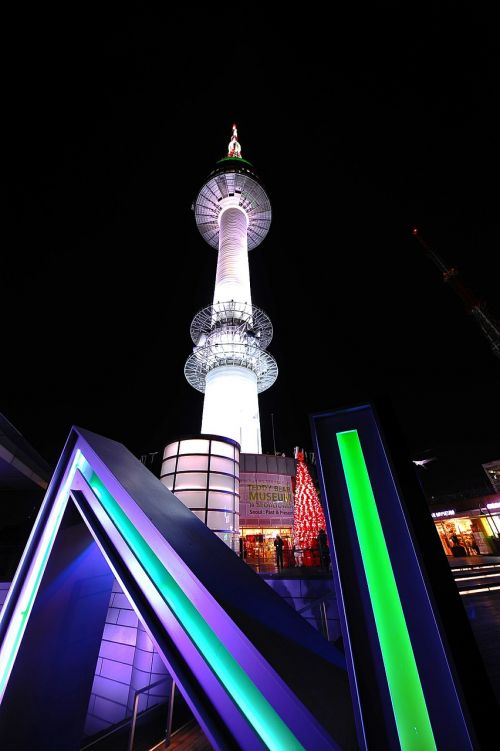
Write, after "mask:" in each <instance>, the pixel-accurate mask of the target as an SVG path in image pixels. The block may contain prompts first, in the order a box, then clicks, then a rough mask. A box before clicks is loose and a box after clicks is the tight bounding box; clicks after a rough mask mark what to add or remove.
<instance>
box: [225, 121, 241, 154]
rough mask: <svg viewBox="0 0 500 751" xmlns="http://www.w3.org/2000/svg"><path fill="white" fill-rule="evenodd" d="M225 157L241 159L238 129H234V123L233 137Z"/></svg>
mask: <svg viewBox="0 0 500 751" xmlns="http://www.w3.org/2000/svg"><path fill="white" fill-rule="evenodd" d="M227 155H228V156H235V157H238V158H239V159H241V146H240V142H239V141H238V129H237V128H236V123H233V135H232V136H231V140H230V141H229V146H228V150H227Z"/></svg>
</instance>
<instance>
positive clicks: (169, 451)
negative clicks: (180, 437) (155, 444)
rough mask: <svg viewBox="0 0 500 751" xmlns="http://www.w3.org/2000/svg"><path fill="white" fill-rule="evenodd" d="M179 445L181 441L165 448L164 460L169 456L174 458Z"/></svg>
mask: <svg viewBox="0 0 500 751" xmlns="http://www.w3.org/2000/svg"><path fill="white" fill-rule="evenodd" d="M178 445H179V441H175V443H169V444H168V446H165V448H164V449H163V458H164V459H165V457H167V456H173V455H174V454H176V453H177V447H178Z"/></svg>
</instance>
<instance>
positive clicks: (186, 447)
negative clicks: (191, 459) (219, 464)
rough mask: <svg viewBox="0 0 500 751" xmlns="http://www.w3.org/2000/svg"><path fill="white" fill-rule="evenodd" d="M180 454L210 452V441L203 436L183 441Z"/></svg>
mask: <svg viewBox="0 0 500 751" xmlns="http://www.w3.org/2000/svg"><path fill="white" fill-rule="evenodd" d="M179 454H208V441H206V440H203V439H202V438H193V439H189V440H186V441H181V442H180V446H179Z"/></svg>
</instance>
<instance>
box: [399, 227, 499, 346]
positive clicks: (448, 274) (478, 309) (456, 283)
mask: <svg viewBox="0 0 500 751" xmlns="http://www.w3.org/2000/svg"><path fill="white" fill-rule="evenodd" d="M412 235H413V236H414V237H415V238H416V239H417V240H418V242H419V243H420V245H421V246H422V248H423V249H424V250H425V252H426V254H427V255H428V256H429V258H430V259H431V261H433V262H434V263H435V264H436V266H437V267H438V269H439V270H440V272H441V273H442V275H443V281H444V282H446V284H449V285H450V287H451V288H452V289H453V290H454V292H456V293H457V295H458V296H459V297H460V299H461V300H462V302H463V304H464V305H465V308H466V310H467V312H468V313H470V314H471V316H472V317H473V318H474V320H475V321H476V323H477V324H478V326H479V328H480V329H481V331H482V332H483V335H484V336H485V337H486V339H487V340H488V342H489V345H490V347H491V351H492V352H493V354H494V355H495V357H498V358H500V331H499V330H498V327H497V324H496V323H494V322H493V321H492V320H491V319H490V318H489V317H488V316H487V315H486V313H485V311H484V309H483V305H482V303H480V302H479V300H477V299H476V297H474V295H473V294H472V292H471V291H470V290H469V289H467V287H466V286H465V285H464V284H462V281H461V280H460V279H459V277H458V270H457V269H456V268H454V267H453V266H447V265H446V264H445V263H444V261H443V260H442V258H440V256H438V254H437V253H435V252H434V251H433V250H432V248H430V247H429V246H428V245H427V243H426V242H425V240H424V239H423V238H422V237H420V235H419V232H418V229H417V228H416V227H415V228H414V229H413V230H412Z"/></svg>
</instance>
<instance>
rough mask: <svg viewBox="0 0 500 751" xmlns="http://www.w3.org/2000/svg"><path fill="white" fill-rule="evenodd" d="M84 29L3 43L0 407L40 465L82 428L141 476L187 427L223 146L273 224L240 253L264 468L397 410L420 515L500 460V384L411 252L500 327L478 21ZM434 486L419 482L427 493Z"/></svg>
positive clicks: (54, 26) (499, 80) (244, 12)
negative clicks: (451, 270)
mask: <svg viewBox="0 0 500 751" xmlns="http://www.w3.org/2000/svg"><path fill="white" fill-rule="evenodd" d="M400 5H401V4H400V3H378V4H377V3H375V4H370V5H369V6H368V7H369V8H370V10H369V11H367V9H366V8H365V7H364V6H363V5H358V6H356V7H352V10H351V12H350V13H349V15H347V13H346V12H345V11H344V12H343V13H342V14H341V13H339V12H338V11H337V10H335V7H334V8H333V10H332V13H333V16H332V18H331V19H330V20H328V21H327V19H323V18H322V17H321V14H320V13H319V12H318V11H315V10H314V8H312V9H311V10H307V11H304V10H303V11H301V12H300V13H298V12H297V13H289V15H288V16H287V15H285V16H283V15H279V14H278V12H277V11H274V12H272V11H270V10H269V9H267V10H266V11H265V12H264V10H263V9H259V8H258V7H246V8H243V7H240V8H239V10H235V9H234V8H233V7H232V6H224V7H223V8H221V9H220V10H218V9H214V8H213V7H211V6H210V7H209V6H207V7H206V8H205V9H204V10H200V9H199V8H196V9H193V8H187V9H186V10H185V11H167V10H165V11H164V12H163V13H161V12H160V11H158V13H155V12H153V11H150V10H144V9H142V10H136V11H135V12H132V11H128V10H126V9H125V10H124V9H120V10H119V11H116V14H114V13H112V12H111V11H109V10H108V11H106V12H104V13H103V12H102V11H99V13H97V12H93V11H91V10H88V9H87V7H86V6H81V8H80V10H74V9H73V10H71V11H67V12H66V15H61V14H60V13H59V12H57V13H56V12H55V11H54V12H53V13H52V15H51V14H50V11H47V10H46V9H45V8H44V9H43V12H42V11H39V12H38V13H39V14H38V16H33V15H31V16H29V17H28V16H27V14H21V13H19V14H18V15H15V16H11V17H9V18H7V17H5V18H4V22H3V24H2V27H3V32H2V34H3V39H2V45H1V46H2V71H3V75H2V92H1V100H2V112H3V114H2V130H3V135H2V141H1V143H2V150H1V154H2V160H1V162H2V163H1V170H0V186H1V203H0V206H1V209H0V210H1V214H2V217H1V225H0V227H1V237H2V295H1V305H2V321H3V333H4V346H3V358H2V359H3V366H2V380H3V385H2V406H1V410H2V411H3V412H4V413H5V415H6V416H7V417H8V418H9V419H10V420H11V421H12V422H13V423H14V424H15V425H16V427H17V428H18V429H19V430H20V431H21V432H22V433H23V434H24V435H25V437H26V438H27V439H28V440H30V441H31V442H32V443H33V444H34V446H35V447H36V448H37V449H38V450H39V451H40V453H41V454H42V455H43V456H45V457H46V458H47V459H48V460H49V461H51V462H53V461H55V459H56V458H57V456H58V454H59V453H60V450H61V448H62V446H63V443H64V440H65V438H66V436H67V434H68V432H69V429H70V426H71V425H72V424H77V425H80V426H82V427H86V428H89V429H91V430H94V431H96V432H99V433H102V434H104V435H106V436H109V437H111V438H115V439H117V440H119V441H121V442H123V443H125V444H126V445H127V446H128V447H129V448H130V449H131V450H132V451H133V452H134V453H136V454H137V455H140V454H142V453H145V452H148V451H154V450H158V449H161V448H162V446H163V445H164V444H165V443H166V442H167V441H169V440H171V439H173V438H175V437H178V436H179V435H182V434H185V433H196V432H198V431H199V429H200V424H201V409H202V396H201V395H200V394H198V393H197V392H194V391H193V390H192V389H191V387H190V386H189V385H188V384H187V382H186V381H185V379H184V376H183V367H184V363H185V360H186V358H187V356H188V354H189V352H190V348H191V346H192V344H191V341H190V337H189V325H190V322H191V319H192V317H193V315H194V314H195V312H196V311H197V310H198V309H199V308H201V307H203V306H205V305H207V304H209V303H210V302H211V298H212V294H213V284H214V275H215V263H216V254H215V252H214V251H213V250H212V249H211V248H210V247H209V246H208V245H206V244H205V243H204V242H203V240H202V239H201V236H200V235H199V234H198V231H197V229H196V225H195V222H194V218H193V214H192V211H191V203H192V201H193V198H194V197H195V195H196V192H197V190H198V189H199V187H200V186H201V183H202V181H203V179H204V178H205V176H206V175H207V174H208V172H209V171H210V170H211V169H212V167H213V165H214V164H215V162H216V160H217V159H219V158H221V157H222V156H224V155H225V150H226V148H227V142H228V140H229V136H230V132H231V124H232V122H233V121H236V122H237V124H238V129H239V134H240V140H241V144H242V149H243V156H245V157H246V158H247V159H249V160H250V161H251V162H252V163H253V164H254V165H255V167H256V170H257V171H258V173H259V174H260V175H261V177H262V179H263V181H264V183H265V185H266V186H267V188H268V191H269V195H270V198H271V202H272V206H273V222H272V225H271V230H270V232H269V235H268V237H267V238H266V240H265V241H264V243H263V244H262V245H261V246H260V247H259V248H258V249H256V250H255V251H253V252H252V253H251V255H250V270H251V278H252V293H253V299H254V302H255V304H257V305H259V306H260V307H262V308H263V309H264V310H266V311H267V312H268V314H269V315H270V317H271V320H272V321H273V325H274V331H275V336H274V340H273V342H272V343H271V345H270V347H269V350H270V351H271V352H272V353H273V354H274V355H275V357H276V359H277V361H278V366H279V368H280V375H279V377H278V381H277V382H276V384H275V385H274V386H273V387H272V388H271V389H270V390H269V391H268V392H266V393H265V394H263V395H262V396H261V400H260V409H261V424H262V433H263V449H264V451H267V452H272V451H273V437H272V431H271V414H273V415H274V423H275V439H276V448H277V449H278V450H280V451H285V452H286V453H287V454H290V453H291V451H292V449H293V446H294V445H301V446H304V447H306V448H308V447H311V446H312V442H311V438H310V434H309V426H308V415H309V414H310V413H311V412H315V411H319V410H326V409H329V408H331V407H335V406H339V405H345V404H353V403H356V402H358V401H360V400H363V399H365V398H375V399H381V400H383V401H384V403H387V404H389V405H390V407H391V409H393V410H394V413H395V415H396V417H397V420H398V422H399V424H400V427H401V431H402V434H403V436H404V439H405V441H406V442H407V443H408V446H409V450H410V451H411V452H412V454H413V455H414V456H415V457H417V454H418V458H420V457H423V456H424V455H425V456H437V457H438V460H436V461H434V462H432V463H431V464H429V465H428V470H427V471H426V473H425V478H424V480H425V482H426V483H427V485H428V487H429V489H430V490H431V491H432V492H444V491H446V490H450V491H451V490H456V489H459V488H460V487H463V486H464V485H465V484H469V485H470V484H471V483H472V484H474V483H476V484H480V483H481V482H482V474H481V470H480V466H479V465H480V463H481V462H483V461H490V460H492V459H496V458H499V457H500V439H499V430H498V425H499V421H500V401H499V399H498V385H499V368H500V362H498V361H496V360H495V359H494V358H493V356H492V355H491V353H490V351H489V348H488V344H487V342H486V341H485V340H484V338H483V337H482V335H481V334H480V332H479V330H478V329H477V327H476V325H475V323H474V321H473V320H472V319H471V317H470V316H468V315H467V314H466V313H465V311H464V309H463V307H462V305H461V303H460V301H459V300H458V298H457V297H456V296H455V295H454V294H453V292H452V290H451V289H449V288H448V287H446V286H444V285H443V282H442V280H441V278H440V274H439V272H438V270H437V269H436V268H435V267H434V266H433V265H432V263H431V262H430V260H429V259H428V258H426V257H425V255H424V254H423V252H422V250H421V248H420V246H419V245H418V243H417V242H416V241H415V239H414V238H413V237H412V235H411V228H412V227H413V226H414V225H417V226H418V227H420V228H421V233H422V234H423V236H424V237H425V238H426V240H427V242H428V243H429V244H430V245H431V246H432V247H433V248H434V249H435V250H436V251H437V252H438V253H440V254H441V255H442V256H443V258H444V259H445V260H446V261H447V262H448V263H449V264H450V265H454V266H456V267H458V269H459V270H460V273H461V278H462V280H463V281H464V282H465V283H466V284H467V286H469V287H470V288H471V289H472V290H473V292H474V293H475V294H476V295H477V296H478V297H479V298H480V299H481V300H484V301H485V302H487V303H488V306H487V310H488V312H489V314H490V315H491V317H492V318H500V303H499V299H498V271H499V260H498V235H499V226H500V214H499V206H500V201H499V187H498V185H499V174H500V170H499V168H500V158H499V135H498V134H499V133H500V129H499V119H500V118H499V116H500V107H499V102H500V97H499V94H500V90H499V89H500V46H499V42H498V25H497V23H496V21H495V20H494V19H495V17H494V13H493V10H492V11H491V15H490V16H488V13H486V12H485V11H484V10H483V11H481V10H478V8H477V4H474V3H470V4H469V3H433V4H431V6H430V8H431V9H427V8H426V7H424V5H423V4H421V3H419V4H415V7H414V9H413V10H411V9H409V8H408V7H407V4H404V5H405V10H404V11H402V10H401V8H400V7H399V6H400ZM422 472H423V471H422Z"/></svg>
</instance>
